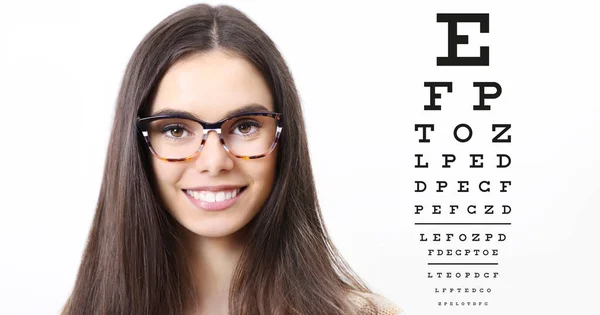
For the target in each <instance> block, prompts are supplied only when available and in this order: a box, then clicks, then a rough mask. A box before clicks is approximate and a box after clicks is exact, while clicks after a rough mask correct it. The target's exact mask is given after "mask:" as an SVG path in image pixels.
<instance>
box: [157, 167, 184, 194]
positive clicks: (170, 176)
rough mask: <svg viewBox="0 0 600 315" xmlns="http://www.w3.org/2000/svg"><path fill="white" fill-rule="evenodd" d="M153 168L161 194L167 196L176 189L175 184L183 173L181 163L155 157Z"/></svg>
mask: <svg viewBox="0 0 600 315" xmlns="http://www.w3.org/2000/svg"><path fill="white" fill-rule="evenodd" d="M152 169H153V171H154V176H155V179H156V183H157V185H158V189H159V191H160V193H161V195H163V196H165V195H167V194H170V193H172V192H173V191H176V186H175V184H176V183H177V181H178V180H179V178H181V174H182V173H183V168H182V167H181V165H179V164H178V163H170V162H166V161H162V160H159V159H156V158H154V159H153V161H152Z"/></svg>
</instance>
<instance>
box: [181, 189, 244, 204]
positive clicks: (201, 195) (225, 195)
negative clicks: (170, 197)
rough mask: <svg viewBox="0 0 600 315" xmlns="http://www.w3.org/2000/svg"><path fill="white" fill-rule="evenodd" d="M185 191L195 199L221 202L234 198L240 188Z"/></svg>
mask: <svg viewBox="0 0 600 315" xmlns="http://www.w3.org/2000/svg"><path fill="white" fill-rule="evenodd" d="M185 193H186V194H188V195H190V196H192V197H193V198H194V199H196V200H201V201H205V202H221V201H225V200H229V199H233V198H235V196H237V195H238V194H239V193H240V188H237V189H231V190H222V191H193V190H187V189H186V190H185Z"/></svg>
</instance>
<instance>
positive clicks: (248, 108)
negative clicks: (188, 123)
mask: <svg viewBox="0 0 600 315" xmlns="http://www.w3.org/2000/svg"><path fill="white" fill-rule="evenodd" d="M268 111H269V109H268V108H267V107H265V106H264V105H261V104H258V103H250V104H247V105H245V106H242V107H240V108H237V109H234V110H230V111H228V112H227V113H226V114H225V117H231V116H233V115H238V114H243V113H251V112H268ZM160 115H178V116H183V117H189V118H195V119H199V118H198V117H196V116H195V115H194V114H192V113H190V112H188V111H185V110H179V109H171V108H165V109H161V110H159V111H157V112H155V113H153V114H151V116H160ZM225 117H224V118H225Z"/></svg>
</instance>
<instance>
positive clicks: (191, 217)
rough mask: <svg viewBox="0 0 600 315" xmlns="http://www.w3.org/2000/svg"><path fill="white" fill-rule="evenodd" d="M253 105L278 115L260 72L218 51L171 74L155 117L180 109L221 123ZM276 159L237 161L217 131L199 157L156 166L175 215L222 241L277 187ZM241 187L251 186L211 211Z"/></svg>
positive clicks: (162, 84)
mask: <svg viewBox="0 0 600 315" xmlns="http://www.w3.org/2000/svg"><path fill="white" fill-rule="evenodd" d="M249 104H255V105H256V104H259V105H262V106H264V107H265V109H264V110H268V111H274V106H273V100H272V96H271V92H270V90H269V87H268V86H267V83H266V82H265V80H264V78H263V77H262V75H261V74H260V72H259V71H258V70H257V69H256V68H254V66H253V65H252V64H250V63H249V62H248V61H246V60H245V59H243V58H239V57H234V56H232V55H230V54H226V53H224V52H223V51H219V50H212V51H210V52H206V53H202V54H196V55H193V56H190V57H187V58H186V59H183V60H180V61H178V62H177V63H175V64H174V65H173V66H172V67H171V68H170V69H169V70H168V71H167V73H166V74H165V76H164V77H163V79H162V80H161V82H160V84H159V86H158V90H157V94H156V97H155V99H154V101H153V104H152V108H151V112H150V114H151V115H154V114H155V113H157V112H158V111H161V110H165V109H174V110H180V111H186V112H189V113H191V114H192V115H194V116H195V117H197V118H199V119H201V120H204V121H206V122H217V121H219V120H221V119H223V118H226V117H227V116H228V114H227V113H230V112H232V111H235V110H237V109H241V108H243V107H245V106H247V105H249ZM222 132H223V133H224V132H226V131H225V130H223V131H222ZM276 155H277V150H276V149H275V151H273V152H271V154H269V155H267V156H266V157H264V158H261V159H251V160H243V159H239V158H236V157H234V156H233V155H231V154H230V153H228V152H227V151H226V150H225V148H223V146H222V145H221V143H220V142H219V137H218V136H217V134H216V132H214V131H211V132H209V134H208V137H207V139H206V143H205V144H204V147H203V148H202V151H201V152H200V154H199V155H198V156H197V157H195V158H194V159H191V160H188V161H182V162H167V161H163V160H160V159H158V158H157V157H155V156H152V168H153V170H154V174H155V176H156V180H157V184H158V189H159V193H160V195H161V198H162V200H163V201H164V203H165V205H166V207H167V209H168V211H169V212H170V213H171V215H172V216H173V217H174V218H175V219H176V220H177V221H178V222H179V223H180V224H181V225H182V226H184V227H185V228H186V229H188V230H189V231H191V232H193V233H195V234H196V235H200V236H207V237H221V236H227V235H231V234H233V233H235V232H236V231H238V230H240V229H241V228H242V227H244V226H245V225H246V224H247V223H248V222H249V221H250V220H251V219H252V218H253V217H254V216H255V215H256V214H257V213H258V211H259V210H260V209H261V207H262V206H263V204H264V203H265V201H266V199H267V197H268V196H269V194H270V192H271V188H272V185H273V181H274V177H275V161H276ZM218 186H231V187H218ZM235 187H237V188H240V187H246V188H245V189H244V190H243V191H242V192H241V193H239V194H237V195H236V197H235V198H234V199H236V200H235V202H233V204H231V202H229V204H230V205H228V204H227V203H226V204H225V207H226V208H225V209H221V210H217V211H215V210H210V208H212V207H214V205H215V203H212V201H218V200H222V199H223V198H227V197H230V196H231V197H232V196H233V191H232V190H234V188H235ZM190 190H192V191H193V192H190ZM238 191H239V190H238ZM193 195H195V196H196V198H194V197H193ZM213 198H214V200H213ZM222 204H223V202H221V205H222Z"/></svg>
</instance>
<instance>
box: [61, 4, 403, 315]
mask: <svg viewBox="0 0 600 315" xmlns="http://www.w3.org/2000/svg"><path fill="white" fill-rule="evenodd" d="M400 313H401V310H400V309H399V308H398V307H397V306H395V305H394V304H392V303H391V302H390V301H389V300H387V299H385V298H384V297H382V296H380V295H377V294H374V293H373V292H371V291H370V290H369V289H368V288H367V287H366V285H365V284H364V283H363V282H362V281H361V280H360V279H359V277H358V276H357V275H355V274H354V273H353V272H352V270H351V269H350V267H349V266H348V265H347V264H346V263H345V262H344V260H343V259H342V258H341V257H340V255H339V254H338V252H337V251H336V249H335V247H334V246H333V245H332V243H331V241H330V240H329V238H328V235H327V231H326V229H325V227H324V226H323V219H322V217H321V213H320V208H319V203H318V200H317V195H316V191H315V185H314V181H313V176H312V170H311V164H310V160H309V154H308V146H307V140H306V133H305V130H304V121H303V118H302V112H301V108H300V103H299V98H298V95H297V92H296V88H295V85H294V81H293V79H292V76H291V74H290V72H289V70H288V68H287V66H286V63H285V62H284V60H283V59H282V57H281V55H280V53H279V52H278V50H277V48H276V47H275V45H274V44H273V42H272V41H271V40H270V39H269V37H268V36H267V35H266V34H265V33H264V32H263V31H262V30H261V29H259V27H258V26H257V25H256V24H254V23H253V22H252V21H251V20H249V19H248V18H247V17H246V16H245V15H244V14H242V13H241V12H239V11H237V10H236V9H234V8H232V7H229V6H217V7H211V6H208V5H194V6H190V7H187V8H185V9H183V10H180V11H178V12H176V13H174V14H172V15H171V16H169V17H167V18H166V19H165V20H164V21H162V22H161V23H160V24H159V25H157V26H156V27H155V28H154V29H153V30H152V31H151V32H150V33H149V34H148V35H147V36H146V37H145V38H144V39H143V40H142V42H141V43H140V44H139V46H138V47H137V49H136V50H135V52H134V54H133V56H132V58H131V60H130V62H129V64H128V66H127V70H126V72H125V76H124V79H123V82H122V86H121V90H120V93H119V97H118V102H117V110H116V114H115V121H114V125H113V128H112V134H111V138H110V142H109V148H108V154H107V160H106V165H105V171H104V176H103V179H102V186H101V191H100V196H99V200H98V205H97V209H96V214H95V217H94V221H93V224H92V229H91V231H90V234H89V239H88V243H87V247H86V249H85V252H84V255H83V260H82V263H81V266H80V269H79V273H78V275H77V280H76V283H75V287H74V290H73V292H72V294H71V296H70V298H69V300H68V301H67V303H66V305H65V308H64V310H63V314H111V315H112V314H127V315H130V314H161V315H164V314H210V315H220V314H248V315H254V314H269V315H271V314H286V315H287V314H306V315H315V314H326V315H335V314H340V315H341V314H390V315H391V314H400Z"/></svg>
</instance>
